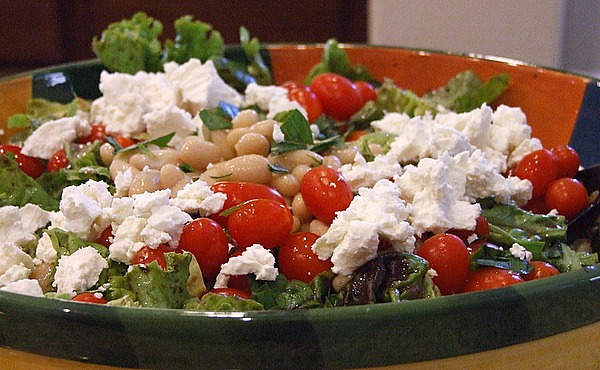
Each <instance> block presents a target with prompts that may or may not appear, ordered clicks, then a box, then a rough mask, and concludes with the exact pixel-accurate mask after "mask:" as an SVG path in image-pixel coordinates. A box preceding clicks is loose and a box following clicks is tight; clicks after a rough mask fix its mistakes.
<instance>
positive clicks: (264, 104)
mask: <svg viewBox="0 0 600 370" xmlns="http://www.w3.org/2000/svg"><path fill="white" fill-rule="evenodd" d="M244 94H245V96H246V105H253V104H256V105H258V106H259V107H260V108H261V109H264V110H267V111H268V113H267V118H273V117H275V116H276V115H277V113H280V112H286V111H290V110H294V109H297V110H298V111H300V113H302V115H303V116H304V117H306V118H308V114H307V113H306V109H304V107H302V106H301V105H300V104H299V103H298V102H296V101H293V100H290V99H288V91H287V89H286V88H285V87H281V86H274V85H271V86H262V85H258V84H256V83H250V84H248V86H246V90H244Z"/></svg>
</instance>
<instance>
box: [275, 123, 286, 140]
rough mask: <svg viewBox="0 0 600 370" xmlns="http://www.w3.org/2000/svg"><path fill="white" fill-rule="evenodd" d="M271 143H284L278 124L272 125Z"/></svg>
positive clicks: (283, 136)
mask: <svg viewBox="0 0 600 370" xmlns="http://www.w3.org/2000/svg"><path fill="white" fill-rule="evenodd" d="M273 141H274V142H276V143H283V142H284V141H285V135H284V133H283V131H281V126H279V125H278V124H275V125H273Z"/></svg>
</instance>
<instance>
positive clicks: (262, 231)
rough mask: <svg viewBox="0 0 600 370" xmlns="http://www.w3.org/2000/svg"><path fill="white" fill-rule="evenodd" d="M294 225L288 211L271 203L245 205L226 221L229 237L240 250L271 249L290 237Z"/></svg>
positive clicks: (246, 203)
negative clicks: (258, 247)
mask: <svg viewBox="0 0 600 370" xmlns="http://www.w3.org/2000/svg"><path fill="white" fill-rule="evenodd" d="M293 225H294V218H293V216H292V212H290V210H289V209H288V207H287V206H286V205H284V204H281V203H280V202H278V201H276V200H272V199H252V200H249V201H247V202H244V203H243V204H242V205H241V206H240V207H239V209H237V210H235V211H234V212H233V213H232V214H231V215H230V216H229V219H228V221H227V229H228V230H229V235H231V237H232V238H233V240H235V242H236V243H237V245H238V247H240V249H242V250H243V249H245V248H247V247H249V246H251V245H252V244H260V245H262V246H263V247H265V248H274V247H276V246H277V245H279V244H280V243H281V242H282V241H283V240H284V239H285V238H287V237H288V236H289V235H290V232H291V231H292V227H293Z"/></svg>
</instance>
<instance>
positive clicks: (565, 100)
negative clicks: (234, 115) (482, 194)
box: [0, 45, 600, 369]
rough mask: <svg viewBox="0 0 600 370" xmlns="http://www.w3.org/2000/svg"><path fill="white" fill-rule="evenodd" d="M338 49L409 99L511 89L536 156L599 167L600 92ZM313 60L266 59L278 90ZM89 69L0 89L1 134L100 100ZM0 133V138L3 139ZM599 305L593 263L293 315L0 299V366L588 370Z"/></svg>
mask: <svg viewBox="0 0 600 370" xmlns="http://www.w3.org/2000/svg"><path fill="white" fill-rule="evenodd" d="M342 47H343V48H344V49H345V50H346V51H347V53H348V55H349V57H350V60H351V62H352V63H361V64H363V65H365V66H366V67H367V68H369V70H370V71H371V73H372V75H373V76H374V77H375V78H377V79H380V80H383V79H384V78H390V79H393V80H394V81H395V83H396V84H397V85H398V86H400V87H402V88H404V89H409V90H412V91H414V92H415V93H417V94H423V93H425V92H427V91H429V90H432V89H434V88H437V87H439V86H441V85H443V84H445V82H447V81H448V80H449V79H450V78H451V77H453V76H454V75H456V74H457V73H459V72H462V71H465V70H467V69H470V70H473V71H474V72H475V73H476V74H477V75H478V76H479V77H480V78H481V79H482V80H487V79H489V78H490V77H492V76H493V75H495V74H498V73H507V74H508V75H509V77H510V82H509V88H508V90H507V91H506V93H505V94H504V95H503V96H502V97H501V99H500V100H499V101H498V102H496V103H495V105H497V104H506V105H510V106H519V107H521V108H522V109H523V111H524V112H525V114H526V115H527V119H528V123H529V124H530V125H531V126H532V128H533V133H532V136H535V137H538V138H540V140H541V141H542V143H543V145H544V146H545V147H553V146H556V145H559V144H569V145H571V146H572V147H574V148H575V149H576V150H577V151H578V152H579V153H580V156H581V159H582V165H584V166H589V165H592V164H595V163H598V162H600V150H598V149H599V144H598V143H600V133H599V132H600V130H598V127H599V125H600V86H599V84H600V83H599V81H597V80H595V79H593V78H589V77H585V76H580V75H576V74H571V73H567V72H563V71H557V70H552V69H548V68H542V67H537V66H532V65H528V64H526V63H522V62H518V61H513V60H506V59H502V58H494V57H485V56H478V55H457V54H452V53H444V52H436V51H428V50H415V49H401V48H392V47H383V46H367V45H342ZM228 52H229V53H230V54H231V55H232V56H235V54H236V53H237V52H239V50H237V49H236V48H235V47H232V48H230V49H229V50H228ZM322 52H323V45H270V46H268V47H266V49H265V50H264V53H265V56H267V57H268V61H269V64H270V66H271V68H272V71H273V74H274V77H275V82H276V83H277V84H281V83H283V82H284V81H287V80H302V79H303V78H304V77H305V76H306V75H307V73H308V71H309V70H310V68H311V67H312V66H313V65H314V64H316V63H318V62H319V61H320V59H321V55H322ZM101 71H102V66H101V65H100V63H99V62H98V61H96V60H91V61H85V62H79V63H74V64H68V65H61V66H56V67H52V68H47V69H43V70H36V71H32V72H28V73H24V74H19V75H15V76H10V77H7V78H3V79H1V80H0V123H2V124H3V125H5V123H6V119H7V117H9V116H10V115H12V114H15V113H19V112H24V111H25V109H26V105H27V102H28V100H29V99H31V98H32V97H44V98H49V99H52V100H56V101H69V100H70V99H72V98H73V96H79V97H82V98H86V99H93V98H97V97H99V96H100V92H99V90H98V81H99V75H100V72H101ZM3 129H4V133H3V136H2V137H1V138H2V139H3V140H4V139H5V138H6V137H8V136H9V135H11V134H12V132H11V130H8V129H6V127H4V128H3ZM599 302H600V266H599V265H595V266H591V267H588V268H585V269H580V270H576V271H572V272H568V273H565V274H561V275H558V276H554V277H550V278H547V279H543V280H538V281H532V282H527V283H523V284H518V285H513V286H511V287H505V288H501V289H496V290H490V291H484V292H477V293H466V294H460V295H454V296H445V297H440V298H437V299H432V300H418V301H409V302H405V303H401V304H376V305H368V306H355V307H339V308H332V309H331V308H330V309H327V308H323V309H309V310H298V311H292V312H271V311H268V312H244V313H241V312H240V313H214V312H196V311H186V310H172V309H146V308H127V307H114V306H111V307H107V306H100V305H88V304H80V303H76V302H69V301H62V300H52V299H44V298H35V297H29V296H24V295H18V294H13V293H8V292H0V347H3V349H2V352H0V359H1V358H2V357H1V356H4V359H5V361H11V360H12V361H13V362H12V363H13V365H14V366H17V365H18V364H27V365H31V364H34V363H35V364H43V363H46V364H51V363H57V362H56V361H64V363H60V362H58V365H57V366H61V364H62V365H64V366H68V365H71V366H73V364H79V365H81V366H84V363H85V364H93V365H108V366H115V367H128V368H173V369H182V368H357V367H361V368H364V367H381V366H392V365H394V366H396V365H405V366H410V367H411V368H415V366H424V367H423V368H427V367H429V366H450V367H451V366H456V367H459V366H460V367H462V366H464V367H469V366H474V367H475V366H477V364H478V363H480V361H486V363H490V364H493V363H497V364H500V365H502V366H511V365H515V366H516V365H517V364H521V365H523V364H527V363H529V364H535V365H537V366H539V365H541V364H548V365H549V366H550V365H552V366H554V365H556V364H560V363H564V364H568V365H570V366H575V364H579V365H581V366H579V367H589V366H590V365H591V367H594V366H598V365H600V364H599V362H598V359H597V358H598V357H597V353H598V350H599V349H600V345H599V344H598V343H600V340H599V339H600V304H599ZM594 338H595V339H594ZM547 346H561V347H560V348H554V349H545V348H547ZM582 349H583V350H582ZM503 350H505V351H504V352H502V351H503ZM559 351H560V353H558V352H559ZM519 353H521V354H526V355H523V357H527V359H524V358H523V357H521V356H515V354H519ZM28 354H30V356H28ZM511 354H512V355H511ZM18 356H23V357H18ZM559 357H560V358H559ZM16 358H18V359H20V360H19V361H16V360H15V359H16ZM48 358H51V360H48ZM27 361H29V362H27ZM36 361H40V362H39V363H38V362H36ZM45 361H49V362H45ZM53 361H54V362H53ZM72 361H76V362H72ZM560 361H564V362H560ZM419 363H420V364H419ZM57 368H58V367H57Z"/></svg>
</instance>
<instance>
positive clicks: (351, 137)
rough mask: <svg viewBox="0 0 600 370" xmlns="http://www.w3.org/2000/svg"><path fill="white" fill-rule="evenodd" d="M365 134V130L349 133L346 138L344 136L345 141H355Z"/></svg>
mask: <svg viewBox="0 0 600 370" xmlns="http://www.w3.org/2000/svg"><path fill="white" fill-rule="evenodd" d="M366 134H367V130H354V131H352V132H350V133H349V134H348V136H346V141H356V140H358V139H359V138H360V137H361V136H364V135H366Z"/></svg>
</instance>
